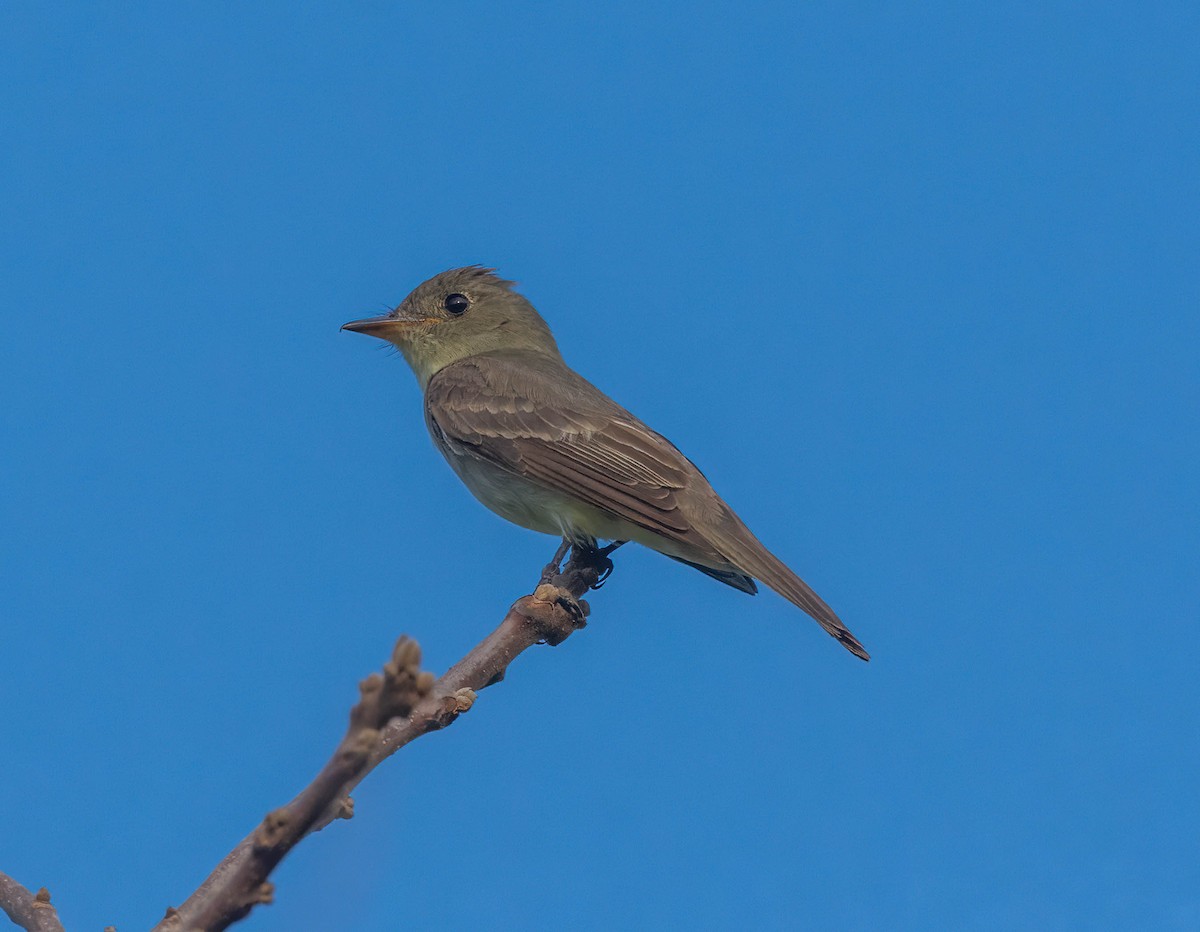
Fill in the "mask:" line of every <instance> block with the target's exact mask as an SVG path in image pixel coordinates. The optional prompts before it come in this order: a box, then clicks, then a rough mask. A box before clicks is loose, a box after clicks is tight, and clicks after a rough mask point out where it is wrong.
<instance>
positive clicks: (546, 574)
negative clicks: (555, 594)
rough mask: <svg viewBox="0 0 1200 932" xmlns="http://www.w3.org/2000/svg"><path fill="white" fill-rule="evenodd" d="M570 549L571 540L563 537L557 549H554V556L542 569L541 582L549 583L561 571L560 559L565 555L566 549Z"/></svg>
mask: <svg viewBox="0 0 1200 932" xmlns="http://www.w3.org/2000/svg"><path fill="white" fill-rule="evenodd" d="M570 549H571V542H570V541H569V540H567V539H566V538H565V537H564V538H563V540H562V543H561V544H559V545H558V549H557V550H556V551H554V558H553V559H552V560H551V561H550V562H549V563H547V564H546V566H545V568H543V570H542V580H541V581H542V582H543V583H549V582H553V581H554V577H556V576H558V575H559V574H560V573H561V572H562V561H563V558H564V557H566V555H567V551H568V550H570Z"/></svg>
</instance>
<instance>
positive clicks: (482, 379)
mask: <svg viewBox="0 0 1200 932" xmlns="http://www.w3.org/2000/svg"><path fill="white" fill-rule="evenodd" d="M342 329H343V330H353V331H355V332H356V333H365V334H369V335H370V336H373V337H379V338H380V339H383V340H387V341H388V342H390V343H392V344H394V345H395V346H396V347H397V348H398V349H399V350H400V352H401V353H403V354H404V358H405V359H406V360H408V364H409V365H410V366H411V367H412V369H413V372H415V373H416V376H417V380H418V381H419V382H420V383H421V390H422V392H423V393H424V396H425V423H426V425H427V426H428V428H429V433H430V434H431V435H432V436H433V442H434V444H435V445H436V446H437V448H438V449H439V450H440V451H441V452H442V455H443V456H445V457H446V460H447V461H448V462H449V463H450V465H451V466H452V467H453V468H454V471H455V472H456V473H458V476H459V478H460V479H462V481H463V482H464V483H466V486H467V488H468V489H470V490H471V492H472V493H473V494H474V495H475V497H476V498H478V499H479V500H480V501H481V502H483V504H485V505H487V507H488V508H490V509H491V510H492V511H494V512H496V514H498V515H500V516H501V517H502V518H507V519H508V520H509V521H512V522H513V523H514V524H519V525H521V526H522V527H527V528H530V529H532V530H535V531H541V532H542V533H545V534H555V535H559V536H561V537H562V538H563V539H564V540H566V541H570V542H571V543H573V544H575V545H577V546H580V547H583V548H585V549H586V548H590V549H593V550H594V549H596V548H597V541H599V540H608V541H613V542H624V541H636V542H637V543H639V544H643V545H644V546H646V547H650V548H651V549H653V550H657V551H658V552H659V553H663V554H666V555H667V556H668V557H671V558H672V559H675V560H678V561H680V562H681V563H686V564H688V565H689V566H693V567H695V568H696V569H698V570H700V571H701V572H702V573H707V574H708V575H709V576H712V577H714V578H715V579H719V580H720V581H721V582H723V583H726V584H727V585H730V586H733V587H734V588H735V589H740V590H741V591H743V592H748V593H750V594H751V595H753V594H754V593H755V592H757V591H758V590H757V588H756V587H755V585H754V580H756V579H757V580H760V581H761V582H763V583H765V584H766V585H768V586H770V587H771V588H772V589H774V590H775V591H776V592H778V593H779V594H780V595H782V596H783V597H784V598H785V599H787V600H788V601H790V602H792V603H793V604H795V605H797V606H798V607H800V608H802V609H803V610H804V611H806V612H807V613H808V614H809V615H811V616H812V617H813V618H815V619H816V621H817V623H818V624H820V626H821V627H822V628H824V629H825V630H826V631H827V632H829V633H830V634H831V635H833V637H835V638H837V639H838V640H839V641H840V642H841V643H842V646H843V647H845V648H846V649H847V650H849V651H850V652H851V653H853V654H854V655H856V656H858V657H861V658H862V659H863V660H869V659H870V658H869V656H868V655H867V652H866V650H864V649H863V646H862V645H861V644H860V643H859V642H858V639H857V638H855V637H854V635H853V634H851V633H850V632H849V631H848V630H847V629H846V626H845V625H843V624H842V623H841V621H840V620H839V619H838V617H837V615H835V614H834V613H833V610H832V609H831V608H830V607H829V606H828V605H826V604H825V602H824V601H823V600H822V599H821V597H820V596H818V595H817V594H816V593H815V592H813V590H812V589H810V588H809V587H808V585H807V584H806V583H805V582H804V581H803V580H801V579H800V578H799V577H798V576H796V574H795V573H793V572H792V571H791V570H789V569H788V568H787V567H786V566H785V565H784V564H783V562H782V561H781V560H779V559H778V558H777V557H776V556H775V555H774V554H772V553H771V552H770V551H769V550H767V548H766V547H764V546H763V545H762V544H761V543H759V541H758V538H756V537H755V536H754V535H753V534H752V533H750V530H749V528H747V527H746V525H745V524H743V523H742V520H741V519H740V518H739V517H738V516H737V515H736V514H734V512H733V509H732V508H730V507H729V506H728V505H727V504H725V502H724V501H723V500H722V498H721V497H720V496H719V495H718V494H717V493H716V492H714V491H713V488H712V486H711V485H709V484H708V480H707V479H705V478H704V475H703V474H702V473H701V472H700V470H699V469H697V468H696V467H695V465H693V463H692V461H691V460H689V459H688V458H687V457H686V456H684V455H683V454H682V453H680V452H679V450H677V449H676V448H675V446H674V444H672V443H671V442H670V441H669V440H667V438H666V437H664V436H662V435H661V434H659V433H657V432H655V431H653V430H651V429H650V428H649V427H647V426H646V425H645V424H643V423H642V422H641V421H640V420H638V419H637V418H636V417H634V416H633V415H632V414H630V413H629V412H628V411H626V410H625V409H624V408H622V407H621V406H620V405H619V404H617V403H616V402H615V401H613V400H612V399H611V398H609V397H608V396H607V395H605V394H604V393H603V392H602V391H600V390H599V389H598V388H596V387H595V386H594V385H592V384H591V383H590V382H588V381H587V380H586V379H584V378H583V377H582V376H580V375H578V374H577V373H576V372H575V371H574V370H573V369H571V368H570V367H569V366H568V365H567V364H566V362H564V361H563V358H562V355H561V354H560V353H559V350H558V345H557V344H556V343H555V342H554V336H553V334H551V333H550V328H549V327H548V326H547V325H546V322H545V321H544V320H542V317H541V315H540V314H538V312H537V311H536V310H534V308H533V305H532V304H530V303H529V302H528V301H527V300H526V299H525V298H524V297H523V296H522V295H520V294H518V293H517V292H516V291H515V290H514V283H513V282H509V281H505V280H504V279H502V278H499V277H498V276H497V275H496V274H495V270H494V269H487V268H483V267H482V266H470V267H468V268H462V269H451V270H449V271H447V272H442V273H441V274H440V275H435V276H434V277H433V278H431V279H429V281H427V282H425V283H424V284H422V285H420V286H418V287H417V288H416V290H414V291H413V292H412V294H410V295H409V296H408V297H407V298H405V299H404V300H403V301H401V302H400V304H399V305H398V306H397V307H396V308H395V309H394V310H392V311H391V312H390V313H387V314H384V315H383V316H381V317H371V318H368V319H366V320H356V321H351V322H350V323H348V324H346V325H345V326H344V327H343V328H342Z"/></svg>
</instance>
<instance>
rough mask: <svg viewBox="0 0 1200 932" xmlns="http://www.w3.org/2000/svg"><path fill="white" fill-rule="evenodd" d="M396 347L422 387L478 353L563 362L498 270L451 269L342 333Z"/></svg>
mask: <svg viewBox="0 0 1200 932" xmlns="http://www.w3.org/2000/svg"><path fill="white" fill-rule="evenodd" d="M342 329H343V330H353V331H354V332H356V333H365V334H368V335H369V336H373V337H379V339H381V340H387V341H388V342H389V343H392V344H394V345H395V346H396V347H397V348H398V349H399V350H400V352H402V353H403V354H404V358H405V359H407V360H408V364H409V365H410V366H412V368H413V371H414V372H415V373H416V374H417V379H418V380H419V381H420V382H421V385H422V386H424V385H425V384H426V383H427V382H428V381H429V379H430V378H432V377H433V375H434V373H436V372H437V371H438V370H439V369H442V368H443V367H445V366H448V365H450V364H451V363H454V362H458V361H459V360H460V359H466V358H467V357H469V356H477V355H479V354H480V353H489V352H495V351H498V350H499V351H503V350H524V351H528V352H538V353H545V354H549V355H552V356H554V357H556V358H560V357H559V352H558V346H557V344H556V343H555V342H554V336H553V334H551V333H550V328H549V327H547V326H546V322H545V321H544V320H542V318H541V315H540V314H538V312H537V311H535V310H534V308H533V305H532V304H530V303H529V302H528V301H527V300H525V298H524V297H523V296H522V295H520V294H518V293H517V292H516V291H514V290H513V282H510V281H505V280H504V279H502V278H500V277H498V276H497V275H496V274H495V269H487V268H484V267H482V266H478V265H472V266H467V267H466V268H462V269H450V270H449V271H446V272H442V273H440V274H438V275H435V276H433V278H431V279H429V280H428V281H426V282H423V283H422V284H420V285H418V286H417V287H416V288H415V289H414V290H413V292H412V294H410V295H409V296H408V297H407V298H405V299H404V300H403V301H401V302H400V303H399V304H398V305H397V306H396V307H395V308H393V309H392V310H391V311H389V312H388V313H387V314H383V315H382V316H380V317H368V318H366V319H364V320H353V321H351V322H350V323H348V324H345V325H344V326H343V327H342Z"/></svg>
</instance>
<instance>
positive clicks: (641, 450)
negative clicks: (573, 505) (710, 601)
mask: <svg viewBox="0 0 1200 932" xmlns="http://www.w3.org/2000/svg"><path fill="white" fill-rule="evenodd" d="M529 362H530V361H529V360H517V361H514V360H509V359H505V358H502V357H496V356H491V357H488V358H487V360H486V364H484V365H480V364H479V363H478V362H475V361H473V360H465V361H463V362H461V363H458V364H455V365H452V366H448V367H446V368H445V369H442V370H441V371H440V372H438V373H437V375H435V376H434V377H433V378H432V379H431V380H430V382H429V386H428V388H427V389H426V394H425V405H426V413H427V415H428V417H429V419H430V422H431V426H434V427H436V429H437V431H438V432H439V433H440V434H441V435H442V437H443V438H445V441H446V442H449V443H451V444H452V445H454V446H456V447H457V448H458V449H460V450H461V451H462V452H466V453H468V454H469V455H474V456H478V457H481V458H482V459H486V460H488V461H490V462H492V463H494V464H495V465H498V466H501V467H503V468H505V469H507V470H509V471H511V472H513V473H514V474H516V475H519V476H523V477H525V478H528V479H534V480H536V481H538V482H541V483H543V484H545V485H547V486H548V487H550V488H552V489H555V490H556V491H559V492H563V493H566V494H568V495H571V496H573V497H575V498H578V499H580V500H581V501H583V502H585V503H587V504H589V505H591V506H593V507H595V508H599V509H600V510H602V511H604V512H607V513H608V514H610V515H613V516H615V517H618V518H622V519H624V520H626V521H629V522H631V523H633V524H635V525H637V526H638V527H641V528H644V529H646V530H648V531H651V532H653V533H655V534H661V535H662V536H664V537H667V538H669V539H671V540H676V541H679V542H681V543H687V544H690V545H692V546H695V547H699V548H700V549H701V550H702V551H704V552H708V551H710V550H711V546H710V545H709V544H708V542H707V541H705V540H704V539H703V538H702V537H701V536H700V535H699V534H697V533H696V532H695V531H694V530H693V529H692V527H691V525H690V523H689V521H688V520H687V518H686V517H684V515H683V513H682V512H681V511H680V509H679V502H678V498H677V495H676V492H677V491H678V490H679V489H682V488H684V486H685V484H686V482H687V480H688V478H689V475H690V472H691V470H693V469H694V468H695V467H692V466H691V464H690V463H689V462H688V460H687V459H686V458H685V457H684V456H683V454H682V453H680V452H679V451H678V450H677V449H675V447H674V446H673V445H672V444H671V443H670V441H668V440H667V439H666V438H664V437H662V436H661V435H659V434H657V433H655V432H654V431H652V430H651V429H650V428H648V427H647V426H646V425H645V424H643V423H642V422H641V421H639V420H638V419H637V418H635V417H634V416H633V415H632V414H630V413H629V412H628V411H625V410H624V409H623V408H621V407H619V406H618V405H617V404H616V403H615V402H612V401H610V400H609V399H608V398H607V397H605V396H604V395H603V394H601V393H600V392H599V391H597V390H596V389H595V388H593V387H592V386H591V385H590V384H588V383H587V382H584V381H583V379H582V378H580V377H579V376H576V375H575V374H574V373H573V372H571V371H570V370H569V369H560V370H559V371H558V372H556V373H553V374H550V373H546V372H544V371H542V370H541V369H540V368H539V367H537V366H536V365H530V364H529ZM517 363H524V365H520V364H517ZM564 372H565V373H567V374H568V375H567V376H566V377H565V380H564V376H563V373H564ZM552 375H553V376H554V377H555V384H549V383H550V378H551V376H552ZM576 380H577V381H576ZM580 383H581V384H580ZM533 398H540V399H542V400H541V402H540V403H537V404H534V403H533V401H532V400H531V399H533Z"/></svg>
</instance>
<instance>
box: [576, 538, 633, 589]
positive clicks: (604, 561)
mask: <svg viewBox="0 0 1200 932" xmlns="http://www.w3.org/2000/svg"><path fill="white" fill-rule="evenodd" d="M624 543H626V541H623V540H614V541H613V542H612V543H611V544H609V545H608V546H607V547H588V548H586V549H583V550H580V549H579V548H576V551H575V552H576V554H577V556H578V557H579V560H580V562H581V563H584V564H586V565H588V566H590V567H591V568H592V569H594V570H595V571H596V581H595V582H594V583H592V584H591V585H590V586H589V587H588V588H589V589H599V588H600V587H601V586H603V585H604V584H605V582H607V581H608V577H609V576H611V575H612V573H613V561H612V560H611V559H609V556H608V555H609V554H610V553H612V552H613V551H614V550H616V549H617V548H618V547H620V546H621V545H622V544H624Z"/></svg>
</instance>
